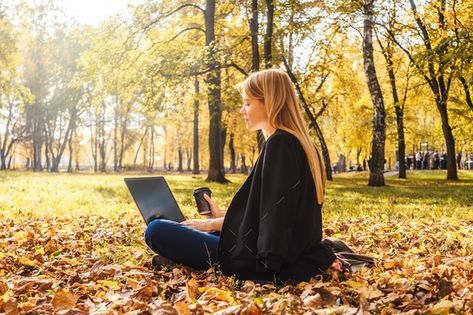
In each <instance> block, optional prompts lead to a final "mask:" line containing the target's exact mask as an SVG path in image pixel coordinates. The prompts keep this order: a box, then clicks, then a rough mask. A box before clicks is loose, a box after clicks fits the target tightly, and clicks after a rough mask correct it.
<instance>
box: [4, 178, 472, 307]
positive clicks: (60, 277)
mask: <svg viewBox="0 0 473 315" xmlns="http://www.w3.org/2000/svg"><path fill="white" fill-rule="evenodd" d="M408 175H409V177H410V179H408V180H407V181H403V180H399V179H396V178H394V177H393V178H388V181H387V182H388V187H383V188H368V187H366V186H365V183H366V178H365V177H366V174H355V175H353V174H347V175H345V176H339V177H337V178H336V179H335V181H334V182H333V183H331V184H330V185H329V187H328V189H327V202H326V204H325V205H324V222H325V234H326V235H327V236H332V237H337V238H340V239H342V240H344V241H345V242H347V243H348V244H350V245H351V246H352V247H353V248H354V249H356V250H357V251H359V252H360V253H365V254H369V255H373V256H376V257H379V258H384V259H387V262H385V263H383V264H382V265H379V266H377V267H374V268H371V269H364V270H361V271H359V272H357V273H353V274H340V273H338V274H332V275H329V276H326V277H325V278H323V279H322V278H314V279H311V281H310V282H309V283H299V284H287V285H285V286H277V287H275V286H273V285H258V284H254V283H253V282H251V281H246V282H241V281H237V280H235V279H233V278H229V277H224V276H222V275H221V274H220V273H219V272H218V270H208V271H207V272H196V271H193V270H191V269H188V268H181V267H180V268H174V269H173V270H153V269H152V268H151V267H150V260H151V257H152V255H153V253H152V252H151V251H150V250H148V249H147V248H146V246H145V244H144V242H143V236H142V235H143V230H144V228H145V226H144V224H143V222H142V220H141V217H140V216H139V214H138V212H137V210H136V208H135V206H134V204H133V202H132V200H131V198H130V196H129V195H128V192H127V190H126V187H125V186H124V184H123V181H122V178H123V175H86V174H80V175H68V174H33V173H25V172H6V173H5V172H3V173H0V222H1V223H0V313H6V314H17V313H29V314H49V313H53V312H56V313H59V314H90V313H92V314H111V313H116V314H122V313H131V314H133V313H135V314H205V313H215V312H218V313H219V314H265V313H276V314H363V313H366V314H368V313H380V314H392V313H403V314H405V313H408V314H419V313H430V314H448V313H459V314H460V313H461V314H468V313H470V314H471V310H472V308H473V301H472V297H473V172H469V173H468V172H463V173H460V176H461V178H462V179H463V180H462V181H459V182H455V183H447V182H445V181H444V180H443V178H445V173H442V172H416V173H409V174H408ZM166 178H167V179H168V182H169V183H170V186H171V189H172V190H173V192H174V193H175V195H176V197H177V198H176V199H178V202H179V204H180V205H181V207H182V209H183V210H184V211H185V212H186V213H187V214H188V215H189V216H190V217H197V216H196V210H195V207H194V202H193V200H192V198H193V197H192V190H193V189H194V188H196V187H200V186H207V185H208V184H207V183H205V182H204V181H203V176H198V177H191V176H179V175H175V176H173V175H169V176H167V175H166ZM229 178H230V179H231V180H232V184H229V185H226V186H224V185H218V184H210V185H209V186H210V188H211V189H212V191H213V196H214V199H216V200H217V202H218V204H219V205H220V207H221V208H225V207H226V206H227V205H228V203H229V201H230V200H231V198H232V196H233V194H234V193H235V191H236V190H237V189H238V187H239V186H240V185H241V183H242V181H243V180H244V176H239V175H235V176H229Z"/></svg>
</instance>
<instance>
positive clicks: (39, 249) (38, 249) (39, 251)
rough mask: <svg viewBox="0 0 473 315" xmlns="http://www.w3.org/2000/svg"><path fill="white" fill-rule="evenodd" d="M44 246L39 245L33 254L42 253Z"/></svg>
mask: <svg viewBox="0 0 473 315" xmlns="http://www.w3.org/2000/svg"><path fill="white" fill-rule="evenodd" d="M44 253H45V252H44V248H43V247H40V248H37V249H36V251H35V252H34V254H35V255H44Z"/></svg>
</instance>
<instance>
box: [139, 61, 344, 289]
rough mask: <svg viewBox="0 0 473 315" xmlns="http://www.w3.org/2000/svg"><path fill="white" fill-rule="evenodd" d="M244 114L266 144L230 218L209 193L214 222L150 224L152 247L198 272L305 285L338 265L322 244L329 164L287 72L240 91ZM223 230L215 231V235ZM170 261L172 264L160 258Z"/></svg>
mask: <svg viewBox="0 0 473 315" xmlns="http://www.w3.org/2000/svg"><path fill="white" fill-rule="evenodd" d="M239 88H240V92H241V93H242V96H243V106H242V107H241V109H240V113H241V114H242V115H243V118H244V120H245V123H246V127H247V128H248V129H249V130H255V131H256V130H262V131H263V134H264V137H265V139H266V142H265V145H264V147H263V149H262V151H261V153H260V155H259V157H258V159H257V161H256V164H255V166H254V167H253V169H252V171H251V173H250V175H249V176H248V178H247V179H246V181H245V183H244V184H243V185H242V187H241V188H240V189H239V191H238V192H237V193H236V195H235V196H234V197H233V199H232V201H231V203H230V206H229V207H228V210H227V211H226V213H223V212H222V211H220V209H219V207H218V206H217V204H216V203H215V201H214V200H212V199H211V198H209V197H208V196H207V195H205V196H204V197H205V198H206V200H207V201H208V202H209V204H210V206H211V210H212V218H211V219H208V220H187V221H184V222H182V223H176V222H172V221H167V220H155V221H152V222H151V223H150V224H149V226H148V229H147V231H146V235H145V238H146V242H147V244H148V246H149V247H150V248H151V249H153V250H154V251H155V252H157V253H158V254H160V256H162V257H167V258H169V259H171V260H172V261H174V262H177V263H182V264H185V265H188V266H190V267H193V268H196V269H207V268H208V267H209V265H217V266H218V267H219V268H220V269H221V270H222V271H223V273H224V274H227V275H235V276H236V277H237V278H238V279H251V280H259V281H274V280H276V281H277V282H284V281H286V280H288V279H293V280H296V281H307V280H309V278H310V277H312V276H314V275H317V274H321V273H323V272H324V271H325V270H326V269H327V268H329V267H330V266H331V265H332V266H333V267H335V268H336V269H339V267H340V262H339V261H338V260H337V259H336V257H335V255H334V253H333V251H332V249H331V248H330V247H329V246H328V245H326V244H325V243H322V242H321V241H322V217H321V207H322V203H323V201H324V185H325V172H324V165H323V161H322V159H321V157H320V155H319V154H318V152H317V150H316V148H315V146H314V145H313V143H312V141H311V139H310V137H309V134H308V131H307V127H306V125H305V122H304V120H303V118H302V115H301V113H300V112H299V110H298V105H297V100H296V94H295V91H294V88H293V86H292V83H291V81H290V79H289V77H288V75H287V74H286V73H285V72H283V71H280V70H275V69H270V70H264V71H260V72H256V73H253V74H252V75H250V76H249V77H248V78H247V79H246V80H245V81H244V82H243V83H241V84H240V86H239ZM215 231H216V232H220V234H218V233H209V232H215ZM158 260H160V262H159V261H158V264H159V263H161V264H165V263H166V259H164V258H160V259H158Z"/></svg>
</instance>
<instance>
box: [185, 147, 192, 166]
mask: <svg viewBox="0 0 473 315" xmlns="http://www.w3.org/2000/svg"><path fill="white" fill-rule="evenodd" d="M186 162H187V168H186V171H188V172H190V171H192V168H191V164H192V152H191V149H190V148H189V147H186Z"/></svg>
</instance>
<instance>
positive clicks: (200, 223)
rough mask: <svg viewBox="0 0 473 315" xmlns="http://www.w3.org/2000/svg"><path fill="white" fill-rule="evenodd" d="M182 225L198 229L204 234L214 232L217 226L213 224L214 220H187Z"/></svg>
mask: <svg viewBox="0 0 473 315" xmlns="http://www.w3.org/2000/svg"><path fill="white" fill-rule="evenodd" d="M181 224H182V225H185V226H187V227H190V228H192V229H196V230H199V231H202V232H213V231H215V226H214V224H213V219H207V220H196V219H194V220H186V221H183V222H181Z"/></svg>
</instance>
